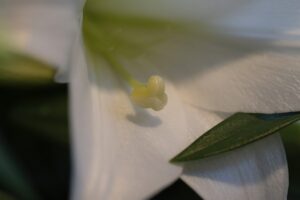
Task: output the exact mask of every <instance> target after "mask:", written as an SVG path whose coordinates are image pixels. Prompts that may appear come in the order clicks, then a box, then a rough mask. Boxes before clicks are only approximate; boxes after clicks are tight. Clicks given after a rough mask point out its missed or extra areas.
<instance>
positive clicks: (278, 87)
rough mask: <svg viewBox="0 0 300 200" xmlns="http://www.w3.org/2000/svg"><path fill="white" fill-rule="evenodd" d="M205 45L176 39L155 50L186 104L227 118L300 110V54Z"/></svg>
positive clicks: (155, 59)
mask: <svg viewBox="0 0 300 200" xmlns="http://www.w3.org/2000/svg"><path fill="white" fill-rule="evenodd" d="M204 39H205V38H204ZM204 39H203V40H201V39H199V38H197V36H194V37H193V36H191V37H190V38H188V37H178V38H174V39H172V40H170V41H168V42H165V43H162V44H160V45H157V46H156V47H154V48H153V51H156V56H148V58H147V59H148V60H151V62H152V63H153V64H152V65H154V66H157V67H158V68H160V70H161V71H164V72H163V75H164V76H165V77H168V78H169V79H170V80H171V81H172V82H173V83H174V84H175V85H176V86H177V89H178V90H179V91H180V93H181V96H182V98H183V99H184V101H186V102H188V103H190V104H193V105H197V106H199V107H202V108H205V109H210V110H215V111H224V112H237V111H244V112H265V113H272V112H288V111H297V110H300V66H299V63H300V57H299V53H300V48H298V47H287V46H281V45H279V46H278V45H275V44H272V43H269V42H267V41H256V40H255V41H254V40H249V41H233V40H231V41H229V40H225V39H224V40H223V39H215V38H213V39H211V38H206V41H204ZM259 43H260V44H259ZM144 57H145V56H144Z"/></svg>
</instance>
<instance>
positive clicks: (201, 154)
mask: <svg viewBox="0 0 300 200" xmlns="http://www.w3.org/2000/svg"><path fill="white" fill-rule="evenodd" d="M298 120H300V112H293V113H279V114H254V113H253V114H249V113H236V114H234V115H232V116H231V117H229V118H228V119H226V120H224V121H223V122H221V123H220V124H218V125H217V126H215V127H213V128H212V129H211V130H209V131H207V132H206V133H205V134H203V135H202V136H200V137H199V138H198V139H197V140H196V141H195V142H193V143H192V144H191V145H190V146H189V147H187V148H186V149H185V150H183V151H182V152H181V153H180V154H178V155H177V156H176V157H175V158H173V159H172V160H171V162H185V161H192V160H198V159H201V158H205V157H208V156H213V155H217V154H220V153H223V152H226V151H231V150H234V149H236V148H239V147H242V146H244V145H247V144H249V143H252V142H254V141H256V140H259V139H262V138H263V137H266V136H268V135H270V134H273V133H275V132H276V131H278V130H280V129H282V128H284V127H286V126H288V125H290V124H292V123H294V122H296V121H298Z"/></svg>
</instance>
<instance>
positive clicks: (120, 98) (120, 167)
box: [71, 45, 190, 200]
mask: <svg viewBox="0 0 300 200" xmlns="http://www.w3.org/2000/svg"><path fill="white" fill-rule="evenodd" d="M75 51H76V52H75V53H74V62H73V68H72V76H71V77H72V79H71V99H72V103H71V105H72V127H73V140H74V145H73V152H74V153H75V163H74V164H75V173H74V175H75V179H74V182H73V183H74V185H73V198H74V199H113V200H118V199H131V200H133V199H144V198H146V197H149V196H150V195H152V194H153V193H155V192H157V191H159V190H161V189H162V188H163V187H165V186H167V185H168V184H170V183H171V182H172V181H174V180H176V178H178V176H179V175H180V173H181V170H182V168H181V167H180V166H175V165H171V164H170V163H169V162H168V161H169V159H170V158H172V157H173V156H174V155H176V154H177V153H178V152H179V151H180V150H181V149H182V148H184V147H185V146H186V145H187V144H188V143H189V142H190V140H189V138H188V137H187V135H186V134H185V131H186V125H185V123H186V122H185V118H184V113H183V111H182V105H181V103H180V101H179V98H178V97H177V96H176V92H174V89H173V88H172V86H171V85H169V84H167V86H166V87H167V88H168V94H169V97H170V99H169V103H168V105H167V106H166V107H165V109H164V110H163V111H161V112H152V111H149V110H144V109H140V108H137V107H134V106H133V105H132V103H131V102H130V99H129V97H128V93H127V92H126V88H124V83H122V82H121V81H120V79H118V77H117V78H116V77H115V74H113V73H111V71H110V70H109V68H107V67H106V66H105V65H106V64H105V63H103V62H101V60H97V62H93V63H92V64H91V63H90V65H93V67H94V69H93V68H92V66H87V64H86V60H85V58H84V56H83V52H82V48H81V46H80V45H79V46H77V48H76V50H75ZM92 69H93V70H92Z"/></svg>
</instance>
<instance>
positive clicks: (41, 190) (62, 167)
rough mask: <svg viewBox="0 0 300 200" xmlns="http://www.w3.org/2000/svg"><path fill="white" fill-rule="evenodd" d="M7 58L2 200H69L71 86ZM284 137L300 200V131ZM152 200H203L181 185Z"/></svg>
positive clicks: (27, 61)
mask: <svg viewBox="0 0 300 200" xmlns="http://www.w3.org/2000/svg"><path fill="white" fill-rule="evenodd" d="M9 55H10V56H7V55H6V56H5V57H3V56H2V57H1V59H0V64H1V65H0V200H12V199H24V200H27V199H28V200H31V199H32V200H35V199H43V200H48V199H49V200H53V199H55V200H60V199H62V200H63V199H68V197H69V188H70V174H71V172H72V167H71V164H70V163H71V162H70V161H71V153H70V152H71V147H70V135H69V122H68V86H67V85H65V84H55V83H54V82H52V80H53V75H54V73H55V72H54V71H53V70H52V69H51V68H49V67H48V66H47V65H46V64H44V63H41V62H40V61H38V60H34V59H33V58H29V57H27V56H26V55H15V54H14V55H13V56H11V53H9ZM12 58H13V59H12ZM7 66H9V67H7ZM12 69H18V70H12ZM41 77H42V78H41ZM281 134H282V138H283V141H284V145H285V148H286V153H287V159H288V163H289V173H290V187H289V196H288V199H290V200H292V199H295V200H296V199H300V176H299V175H300V162H299V156H300V151H299V146H300V125H299V124H294V125H292V126H290V127H288V128H286V129H284V130H282V131H281ZM153 199H154V200H162V199H191V200H193V199H200V198H199V197H198V196H197V195H196V194H195V193H194V192H193V191H192V190H191V189H189V187H188V186H187V185H185V184H184V183H183V182H182V181H177V182H176V183H174V184H173V185H172V186H170V187H168V188H167V189H165V190H164V191H162V192H161V193H159V194H158V195H156V196H155V197H153Z"/></svg>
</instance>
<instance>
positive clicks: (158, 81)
mask: <svg viewBox="0 0 300 200" xmlns="http://www.w3.org/2000/svg"><path fill="white" fill-rule="evenodd" d="M131 100H132V101H133V102H134V103H136V104H137V105H139V106H141V107H143V108H152V109H153V110H155V111H159V110H161V109H163V108H164V107H165V105H166V104H167V102H168V97H167V94H166V93H165V83H164V81H163V79H162V78H161V77H160V76H151V77H150V78H149V79H148V82H147V84H136V85H135V86H133V89H132V93H131Z"/></svg>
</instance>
